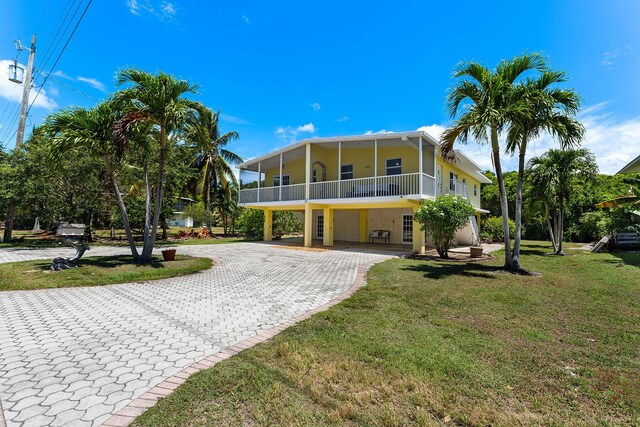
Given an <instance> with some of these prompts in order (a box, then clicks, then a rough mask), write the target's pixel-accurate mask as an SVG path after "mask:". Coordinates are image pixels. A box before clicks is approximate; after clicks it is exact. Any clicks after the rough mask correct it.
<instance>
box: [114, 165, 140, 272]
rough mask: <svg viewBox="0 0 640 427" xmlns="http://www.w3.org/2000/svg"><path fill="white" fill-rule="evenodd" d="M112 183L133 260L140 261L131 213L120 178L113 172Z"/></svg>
mask: <svg viewBox="0 0 640 427" xmlns="http://www.w3.org/2000/svg"><path fill="white" fill-rule="evenodd" d="M111 185H112V186H113V191H114V192H115V193H116V203H117V204H118V208H119V209H120V216H121V217H122V226H123V227H124V232H125V234H126V235H127V240H128V241H129V248H130V249H131V255H133V260H134V261H135V262H138V260H139V259H140V255H139V254H138V248H136V242H135V240H133V234H132V233H131V225H130V224H129V215H128V214H127V208H126V206H125V205H124V200H122V195H121V194H120V187H118V180H117V179H116V176H115V174H113V173H112V174H111Z"/></svg>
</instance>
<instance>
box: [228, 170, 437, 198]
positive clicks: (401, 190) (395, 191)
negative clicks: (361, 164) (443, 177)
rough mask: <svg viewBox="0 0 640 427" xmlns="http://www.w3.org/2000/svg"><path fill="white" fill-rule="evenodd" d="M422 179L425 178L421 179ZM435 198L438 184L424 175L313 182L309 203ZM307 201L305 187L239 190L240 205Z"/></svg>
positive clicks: (290, 186)
mask: <svg viewBox="0 0 640 427" xmlns="http://www.w3.org/2000/svg"><path fill="white" fill-rule="evenodd" d="M421 175H422V176H421ZM421 179H422V194H423V195H425V196H435V191H436V180H435V178H434V177H432V176H431V175H427V174H425V173H423V174H420V173H417V172H416V173H409V174H403V175H388V176H378V177H368V178H355V179H344V180H341V181H324V182H312V183H310V184H309V200H320V199H351V198H362V197H386V196H409V195H414V196H418V197H419V195H420V180H421ZM294 200H305V185H304V184H294V185H283V186H282V187H266V188H261V189H259V190H258V189H256V188H251V189H246V190H240V197H239V202H240V203H241V204H244V203H258V202H278V201H282V202H285V201H294Z"/></svg>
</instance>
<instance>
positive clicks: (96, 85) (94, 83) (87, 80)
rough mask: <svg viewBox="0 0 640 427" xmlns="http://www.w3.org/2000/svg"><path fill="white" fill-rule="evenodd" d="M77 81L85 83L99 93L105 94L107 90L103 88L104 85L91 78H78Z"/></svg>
mask: <svg viewBox="0 0 640 427" xmlns="http://www.w3.org/2000/svg"><path fill="white" fill-rule="evenodd" d="M78 81H80V82H84V83H87V84H88V85H89V86H91V87H92V88H94V89H97V90H99V91H102V92H107V88H106V87H105V85H104V83H102V82H101V81H100V80H98V79H94V78H92V77H82V76H78Z"/></svg>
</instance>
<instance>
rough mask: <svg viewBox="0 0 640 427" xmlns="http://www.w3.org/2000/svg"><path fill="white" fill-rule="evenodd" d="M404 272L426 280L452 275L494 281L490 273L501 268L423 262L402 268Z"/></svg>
mask: <svg viewBox="0 0 640 427" xmlns="http://www.w3.org/2000/svg"><path fill="white" fill-rule="evenodd" d="M403 269H404V270H408V271H416V272H418V273H422V274H424V277H426V278H428V279H441V278H445V277H451V276H452V275H456V276H463V277H481V278H485V279H496V276H495V275H494V274H492V273H496V272H498V271H503V269H502V268H501V267H496V266H495V265H486V264H479V263H478V264H476V263H456V264H453V263H451V264H446V263H442V264H441V263H435V262H424V263H421V264H415V265H410V266H407V267H403Z"/></svg>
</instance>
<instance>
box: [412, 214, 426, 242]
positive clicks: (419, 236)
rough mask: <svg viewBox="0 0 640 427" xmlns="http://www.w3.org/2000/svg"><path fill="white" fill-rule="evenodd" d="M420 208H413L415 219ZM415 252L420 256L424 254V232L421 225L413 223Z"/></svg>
mask: <svg viewBox="0 0 640 427" xmlns="http://www.w3.org/2000/svg"><path fill="white" fill-rule="evenodd" d="M417 210H418V207H415V208H413V217H414V218H415V217H416V216H415V215H416V211H417ZM413 251H414V252H416V253H419V254H423V253H424V230H422V229H421V228H420V223H418V222H417V221H415V219H414V221H413Z"/></svg>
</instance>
